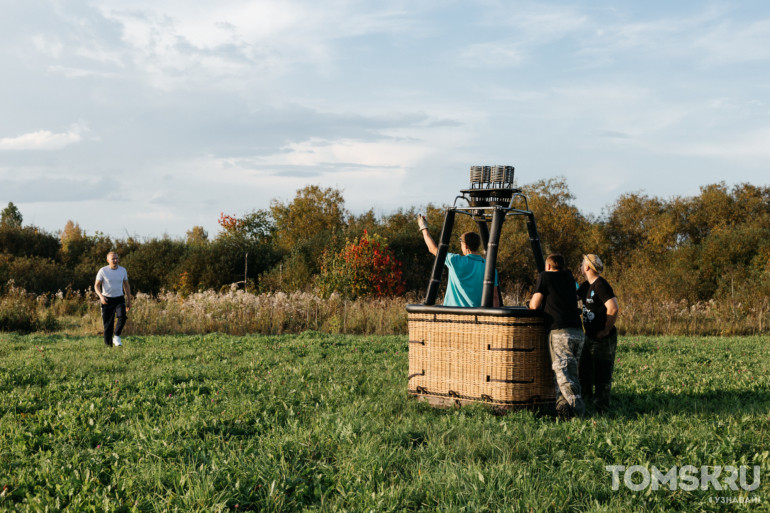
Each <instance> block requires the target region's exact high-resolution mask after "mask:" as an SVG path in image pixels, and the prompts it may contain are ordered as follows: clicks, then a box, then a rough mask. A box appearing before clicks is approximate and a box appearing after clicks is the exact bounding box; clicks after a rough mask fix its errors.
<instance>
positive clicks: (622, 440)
mask: <svg viewBox="0 0 770 513" xmlns="http://www.w3.org/2000/svg"><path fill="white" fill-rule="evenodd" d="M767 342H768V341H767V339H766V338H762V337H753V338H685V337H678V338H670V337H669V338H667V337H624V338H621V341H620V346H619V350H618V363H617V369H616V381H615V382H616V385H615V388H614V392H615V395H614V408H613V411H612V412H611V413H610V414H608V415H606V416H603V417H589V418H587V419H584V420H573V421H570V422H561V421H556V420H554V419H552V418H550V417H537V416H535V415H533V414H531V413H529V412H526V411H521V412H515V413H511V414H509V415H507V416H496V415H494V414H492V413H491V412H490V411H488V410H487V409H485V408H483V407H481V406H473V407H465V408H462V409H460V410H452V409H450V410H437V409H432V408H430V407H428V406H426V405H425V404H422V403H418V402H416V401H414V400H413V399H411V398H409V397H408V396H407V394H406V375H407V359H408V355H407V351H408V348H407V346H408V343H407V339H406V337H400V336H392V337H386V336H383V337H368V336H342V335H325V334H321V333H316V332H306V333H304V334H301V335H291V336H290V335H282V336H245V337H231V336H224V335H207V336H154V337H140V336H136V337H128V338H126V339H125V340H124V343H125V347H124V348H122V349H106V348H103V347H102V342H101V340H100V339H99V338H96V337H71V336H69V337H68V336H65V335H35V334H32V335H26V336H22V335H8V334H0V451H1V452H0V510H2V511H45V510H48V511H57V510H68V511H184V512H191V511H375V512H381V511H434V510H440V511H469V512H482V511H538V512H539V511H613V512H616V511H736V510H738V511H770V494H768V490H770V485H768V483H770V477H767V472H768V470H770V461H769V455H770V453H769V452H768V451H770V376H769V375H770V358H768V356H767ZM608 465H624V466H626V467H630V466H633V465H639V466H640V467H641V468H644V469H648V470H652V467H655V468H657V469H660V470H661V471H664V472H665V471H667V470H669V469H670V468H672V467H678V468H681V467H684V466H686V465H692V466H695V467H697V469H698V472H697V473H696V475H697V476H698V477H700V475H701V473H700V471H701V467H703V466H708V467H709V468H711V467H716V466H722V467H725V466H728V465H732V466H735V467H739V466H748V467H749V472H748V476H747V481H748V484H749V485H751V484H752V480H753V478H754V477H758V476H756V475H755V474H754V472H753V467H754V466H755V465H756V466H759V467H760V469H761V474H760V475H761V483H760V484H759V487H758V488H757V489H755V490H753V491H745V490H742V489H739V490H738V491H734V490H730V489H727V490H721V491H720V490H716V489H715V488H714V486H713V484H710V483H708V482H707V485H708V486H707V489H706V490H701V489H696V490H691V491H688V490H683V489H680V488H679V487H676V489H675V490H671V489H669V488H668V487H667V486H661V487H660V489H658V490H653V489H652V487H647V488H646V489H643V490H641V491H634V490H632V489H630V488H628V487H627V486H625V484H624V483H623V477H622V475H621V478H620V480H621V482H620V484H619V487H618V489H617V490H613V487H612V472H610V471H608V470H606V468H605V467H606V466H608ZM707 470H708V471H709V472H711V471H712V470H709V469H707ZM642 478H643V474H640V473H637V474H636V475H635V477H634V479H633V481H634V482H639V481H641V480H642ZM718 482H721V483H724V480H723V479H722V478H720V479H719V481H718ZM740 501H743V503H741V502H740Z"/></svg>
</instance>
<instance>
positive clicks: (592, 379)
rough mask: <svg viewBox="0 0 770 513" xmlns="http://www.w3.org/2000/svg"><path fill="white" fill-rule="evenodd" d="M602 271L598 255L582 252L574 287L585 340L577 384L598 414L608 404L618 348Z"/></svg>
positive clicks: (614, 302)
mask: <svg viewBox="0 0 770 513" xmlns="http://www.w3.org/2000/svg"><path fill="white" fill-rule="evenodd" d="M603 270H604V264H602V260H601V258H599V256H598V255H583V263H582V264H581V265H580V272H581V274H582V275H583V276H584V277H585V279H586V281H585V282H583V284H582V285H581V286H580V288H578V291H577V294H578V298H580V300H581V301H582V302H583V328H584V329H585V334H586V341H585V347H584V348H583V355H582V357H581V358H580V384H581V386H582V388H583V394H584V396H585V397H586V398H591V399H592V400H593V403H594V404H595V405H596V411H597V412H599V413H602V412H604V411H606V410H607V409H608V408H609V406H610V390H611V388H612V372H613V370H614V368H615V351H616V349H617V347H618V331H617V330H616V329H615V321H616V320H617V318H618V299H617V298H616V297H615V292H614V291H613V290H612V287H611V286H610V284H609V283H608V282H607V280H605V279H604V278H603V277H602V276H600V275H601V273H602V271H603Z"/></svg>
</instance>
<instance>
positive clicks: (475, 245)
mask: <svg viewBox="0 0 770 513" xmlns="http://www.w3.org/2000/svg"><path fill="white" fill-rule="evenodd" d="M460 240H461V241H462V242H464V243H465V245H466V246H468V249H470V250H471V251H478V250H479V247H480V246H481V237H479V234H478V233H475V232H465V233H463V234H462V235H461V236H460Z"/></svg>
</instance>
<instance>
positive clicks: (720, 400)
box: [607, 390, 770, 417]
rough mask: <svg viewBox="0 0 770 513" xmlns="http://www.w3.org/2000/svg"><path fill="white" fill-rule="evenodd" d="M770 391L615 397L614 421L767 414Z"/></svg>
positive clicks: (649, 394)
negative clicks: (661, 415)
mask: <svg viewBox="0 0 770 513" xmlns="http://www.w3.org/2000/svg"><path fill="white" fill-rule="evenodd" d="M769 410H770V391H766V390H762V391H751V390H710V391H708V392H704V393H694V392H682V393H679V394H675V393H671V392H649V393H640V394H631V393H617V394H616V393H613V394H612V404H611V407H610V411H609V412H607V415H608V416H610V417H637V416H639V415H648V414H657V413H669V414H676V413H685V414H687V413H695V414H698V413H713V414H719V413H722V414H729V415H736V414H741V415H745V414H757V413H761V414H766V413H767V412H768V411H769Z"/></svg>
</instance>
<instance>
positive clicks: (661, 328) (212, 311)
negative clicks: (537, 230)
mask: <svg viewBox="0 0 770 513" xmlns="http://www.w3.org/2000/svg"><path fill="white" fill-rule="evenodd" d="M529 297H530V294H528V293H527V292H526V291H523V290H514V291H513V294H511V295H506V296H505V297H504V304H506V305H519V306H521V305H525V304H527V303H528V301H529ZM421 301H422V298H421V297H417V296H415V295H407V296H405V297H393V298H387V297H383V298H358V299H355V300H349V299H344V298H342V297H341V296H339V295H337V294H332V295H331V297H328V298H323V297H321V296H319V295H317V294H313V293H309V292H293V293H291V294H286V293H283V292H274V293H272V292H271V293H262V294H252V293H248V292H244V291H243V290H230V291H226V292H220V293H216V292H213V291H204V292H197V293H192V294H181V293H178V292H162V293H160V294H158V295H157V296H150V295H147V294H143V293H139V294H137V295H136V297H135V298H134V302H133V305H132V309H131V311H130V312H129V314H128V315H129V322H128V324H127V325H126V331H125V333H126V334H127V335H170V334H188V335H197V334H206V333H225V334H229V335H246V334H248V333H262V334H267V335H272V334H282V333H302V332H304V331H307V330H314V331H322V332H326V333H333V334H339V333H342V334H367V335H401V334H405V333H406V331H407V318H406V311H405V310H404V306H405V305H406V304H408V303H419V302H421ZM757 304H758V305H760V307H756V308H748V307H747V306H746V305H743V304H742V303H735V302H731V301H722V302H720V301H715V300H712V301H708V302H700V303H695V304H687V303H675V302H665V301H662V302H659V303H656V305H655V308H650V307H649V306H650V305H647V304H646V303H644V302H638V301H636V300H635V299H634V298H624V297H623V296H622V295H621V297H620V307H621V315H620V318H619V320H618V324H617V326H618V330H619V331H620V333H621V334H642V335H661V334H677V335H730V336H732V335H755V334H762V333H767V331H768V329H770V308H769V307H767V300H766V299H765V301H764V302H763V301H757ZM762 305H764V306H762ZM57 329H59V330H63V331H64V332H66V333H69V334H72V335H96V334H98V333H100V332H101V330H102V324H101V318H100V316H99V302H98V300H97V298H96V295H95V294H94V293H93V291H88V290H86V291H84V292H78V291H72V290H67V291H66V292H59V293H56V294H41V295H34V294H30V293H27V292H26V291H24V290H23V289H20V288H18V287H15V286H13V285H12V284H11V286H9V287H7V289H6V292H5V293H4V294H2V295H0V331H20V332H30V331H41V330H44V331H53V330H57Z"/></svg>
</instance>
